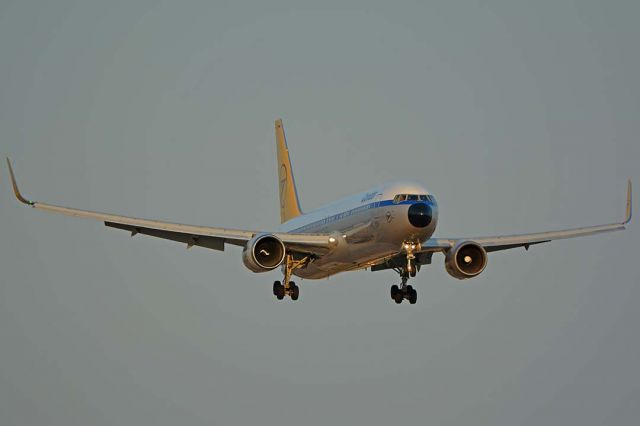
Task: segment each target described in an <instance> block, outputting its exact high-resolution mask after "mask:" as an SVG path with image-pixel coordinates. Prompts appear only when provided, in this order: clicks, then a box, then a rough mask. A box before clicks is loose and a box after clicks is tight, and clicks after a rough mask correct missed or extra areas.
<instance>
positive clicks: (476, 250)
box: [444, 241, 487, 280]
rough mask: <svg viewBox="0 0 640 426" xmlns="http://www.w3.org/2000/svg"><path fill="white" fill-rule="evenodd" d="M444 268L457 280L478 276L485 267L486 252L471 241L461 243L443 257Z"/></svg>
mask: <svg viewBox="0 0 640 426" xmlns="http://www.w3.org/2000/svg"><path fill="white" fill-rule="evenodd" d="M444 266H445V268H446V269H447V272H448V273H449V275H451V276H452V277H454V278H457V279H459V280H465V279H467V278H473V277H475V276H477V275H480V273H481V272H482V271H484V268H486V266H487V252H486V250H485V249H484V248H483V247H482V246H481V245H479V244H477V243H474V242H473V241H463V242H460V243H457V244H456V245H455V246H453V247H452V248H451V249H450V250H449V251H448V252H447V254H446V255H445V259H444Z"/></svg>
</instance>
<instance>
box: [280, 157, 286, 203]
mask: <svg viewBox="0 0 640 426" xmlns="http://www.w3.org/2000/svg"><path fill="white" fill-rule="evenodd" d="M279 178H280V210H284V200H285V198H286V195H287V166H285V165H284V164H282V165H281V166H280V176H279Z"/></svg>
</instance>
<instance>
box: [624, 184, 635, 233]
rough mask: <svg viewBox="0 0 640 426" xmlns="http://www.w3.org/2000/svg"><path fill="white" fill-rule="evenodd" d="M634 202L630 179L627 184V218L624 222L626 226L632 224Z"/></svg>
mask: <svg viewBox="0 0 640 426" xmlns="http://www.w3.org/2000/svg"><path fill="white" fill-rule="evenodd" d="M632 201H633V200H632V194H631V179H629V182H627V216H626V217H625V220H624V222H622V223H623V224H624V225H626V224H627V223H629V222H631V216H632V214H633V207H632V204H633V203H632Z"/></svg>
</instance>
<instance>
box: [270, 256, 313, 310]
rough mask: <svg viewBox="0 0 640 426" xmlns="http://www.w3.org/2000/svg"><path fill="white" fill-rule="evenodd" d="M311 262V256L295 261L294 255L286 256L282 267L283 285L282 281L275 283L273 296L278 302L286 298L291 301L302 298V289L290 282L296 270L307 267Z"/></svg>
mask: <svg viewBox="0 0 640 426" xmlns="http://www.w3.org/2000/svg"><path fill="white" fill-rule="evenodd" d="M310 261H311V258H310V257H309V256H305V257H303V258H302V259H298V260H295V259H294V258H293V256H292V255H290V254H287V255H286V257H285V261H284V264H283V265H282V270H283V272H284V279H283V280H282V283H281V282H280V281H275V282H274V283H273V295H274V296H276V298H277V299H278V300H282V299H284V297H285V296H289V297H291V300H298V297H299V296H300V288H299V287H298V286H297V285H296V283H294V282H293V281H289V280H290V279H291V275H292V273H293V271H294V270H296V269H298V268H301V267H303V266H305V265H307V264H308V263H309V262H310Z"/></svg>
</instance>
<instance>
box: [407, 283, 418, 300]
mask: <svg viewBox="0 0 640 426" xmlns="http://www.w3.org/2000/svg"><path fill="white" fill-rule="evenodd" d="M407 299H408V300H409V303H411V304H412V305H415V304H416V302H417V301H418V292H417V291H416V290H415V289H414V288H413V287H411V286H410V285H409V286H407Z"/></svg>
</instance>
